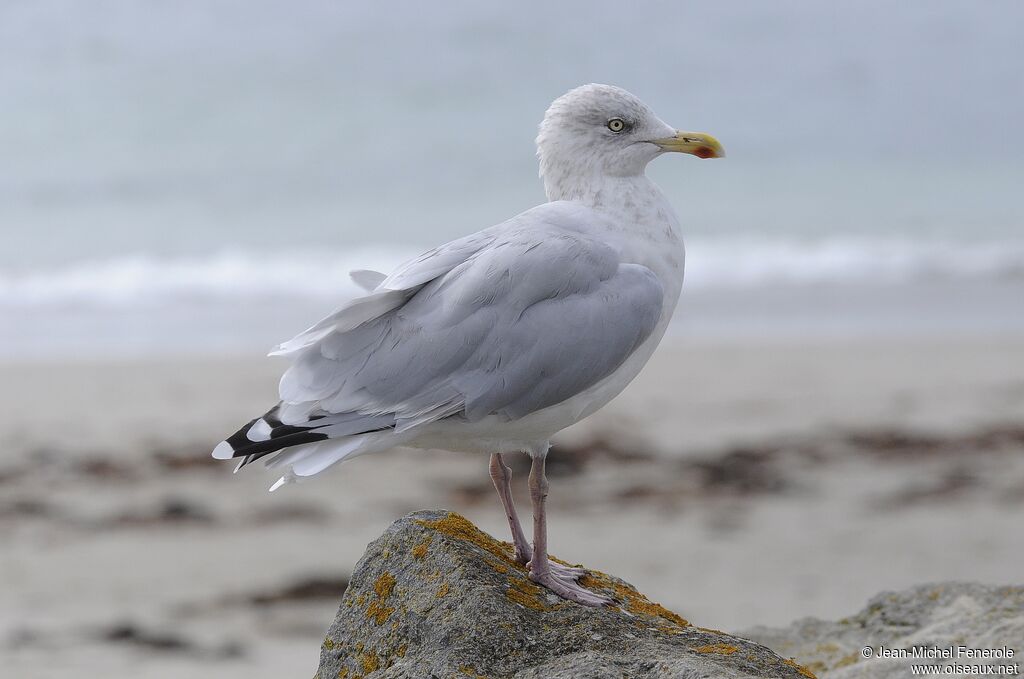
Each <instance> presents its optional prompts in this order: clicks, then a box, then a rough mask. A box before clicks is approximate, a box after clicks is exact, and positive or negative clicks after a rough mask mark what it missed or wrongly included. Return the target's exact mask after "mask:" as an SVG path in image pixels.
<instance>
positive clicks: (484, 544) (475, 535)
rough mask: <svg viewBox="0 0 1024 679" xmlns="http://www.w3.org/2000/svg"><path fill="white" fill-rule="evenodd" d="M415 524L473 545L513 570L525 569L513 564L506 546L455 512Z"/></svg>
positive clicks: (511, 553)
mask: <svg viewBox="0 0 1024 679" xmlns="http://www.w3.org/2000/svg"><path fill="white" fill-rule="evenodd" d="M417 523H418V524H420V525H421V526H424V527H426V528H430V529H432V530H436V531H437V532H438V533H442V534H444V535H447V536H448V537H452V538H455V539H456V540H462V541H463V542H468V543H469V544H471V545H475V546H477V547H479V548H480V549H482V550H484V551H485V552H489V553H490V554H493V555H494V556H496V557H498V558H499V559H501V560H502V561H504V562H505V563H507V564H509V565H511V566H512V567H514V568H518V569H520V570H525V569H526V568H525V566H522V565H520V564H518V563H516V562H515V560H514V559H513V558H512V555H513V552H512V551H511V550H510V549H509V546H508V545H506V544H505V543H502V542H499V541H497V540H495V539H494V538H492V537H491V536H490V535H488V534H487V533H485V532H483V531H482V530H480V529H479V528H477V527H476V526H474V525H473V524H472V523H471V522H470V521H469V520H468V519H466V517H464V516H460V515H459V514H456V513H455V512H448V514H447V515H446V516H445V517H444V518H441V519H437V520H435V521H421V520H417Z"/></svg>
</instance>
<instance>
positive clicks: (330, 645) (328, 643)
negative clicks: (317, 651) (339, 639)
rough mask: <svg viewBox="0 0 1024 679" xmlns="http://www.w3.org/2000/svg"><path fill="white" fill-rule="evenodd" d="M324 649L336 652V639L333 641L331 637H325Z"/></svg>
mask: <svg viewBox="0 0 1024 679" xmlns="http://www.w3.org/2000/svg"><path fill="white" fill-rule="evenodd" d="M324 648H326V649H327V650H328V651H333V650H334V639H332V638H330V637H324Z"/></svg>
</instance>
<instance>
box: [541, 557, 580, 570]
mask: <svg viewBox="0 0 1024 679" xmlns="http://www.w3.org/2000/svg"><path fill="white" fill-rule="evenodd" d="M548 561H554V562H555V563H560V564H562V565H563V566H572V567H573V568H583V564H581V563H569V562H568V561H566V560H564V559H559V558H558V557H557V556H554V555H553V554H548Z"/></svg>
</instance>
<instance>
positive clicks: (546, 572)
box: [528, 455, 612, 607]
mask: <svg viewBox="0 0 1024 679" xmlns="http://www.w3.org/2000/svg"><path fill="white" fill-rule="evenodd" d="M544 458H545V456H544V455H535V456H533V464H532V465H531V466H530V499H531V500H532V502H533V559H531V560H530V562H529V564H528V566H529V569H530V579H531V580H533V581H534V582H536V583H537V584H539V585H544V586H545V587H547V588H548V589H550V590H551V591H552V592H554V593H555V594H557V595H558V596H560V597H562V598H563V599H568V600H569V601H575V602H576V603H578V604H583V605H584V606H594V607H598V606H603V605H605V604H609V603H611V602H612V599H611V598H609V597H606V596H604V595H601V594H597V593H596V592H591V591H590V590H589V589H586V588H585V587H581V586H580V585H579V583H577V582H576V579H577V578H578V577H579V576H580V575H582V574H583V573H582V569H579V568H574V567H570V566H562V565H561V564H557V563H554V562H552V561H550V560H549V559H548V522H547V515H546V513H545V507H544V506H545V504H546V502H547V496H548V479H547V476H545V474H544Z"/></svg>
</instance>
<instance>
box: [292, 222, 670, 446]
mask: <svg viewBox="0 0 1024 679" xmlns="http://www.w3.org/2000/svg"><path fill="white" fill-rule="evenodd" d="M484 233H486V232H484ZM441 268H444V267H443V266H442V267H441ZM399 273H401V272H399ZM406 275H409V274H408V273H406ZM395 277H396V274H392V276H391V277H389V279H388V280H391V279H392V278H395ZM409 280H411V281H412V283H413V284H414V285H416V286H418V287H416V288H415V291H414V292H412V293H411V294H409V295H408V296H407V298H405V299H403V300H402V301H401V303H400V304H397V305H396V306H395V307H394V308H393V309H391V310H389V311H387V312H385V313H383V314H380V315H378V316H376V317H373V318H371V319H369V320H367V321H365V322H362V323H361V324H359V325H357V326H355V327H351V328H346V329H343V330H337V329H332V330H330V331H329V332H327V333H326V334H324V335H323V336H321V337H319V338H317V339H316V340H315V341H314V342H311V343H309V344H307V345H306V346H305V347H303V348H302V349H301V350H300V351H299V352H298V354H297V356H296V360H295V362H294V364H293V365H292V367H291V368H290V369H289V370H288V372H287V373H286V374H285V375H284V377H283V378H282V380H281V398H282V401H283V407H284V410H283V411H282V412H287V413H289V414H287V415H286V416H284V417H283V418H282V419H283V420H284V421H285V422H286V423H287V422H288V421H289V420H290V421H292V422H295V423H297V421H298V420H300V419H304V418H308V417H322V416H325V415H337V414H348V413H352V414H355V413H359V414H362V415H365V416H368V417H375V418H380V417H383V418H384V419H386V420H388V421H393V422H394V425H393V426H394V427H395V428H396V429H397V430H403V429H408V428H410V427H415V426H417V425H420V424H423V423H426V422H431V421H434V420H438V419H441V418H445V417H452V416H455V417H462V418H465V419H466V420H469V421H476V420H479V419H480V418H483V417H486V416H488V415H492V414H496V415H499V416H502V417H504V418H507V419H517V418H521V417H523V416H525V415H527V414H529V413H532V412H535V411H538V410H542V409H544V408H547V407H549V406H552V405H555V404H557V403H560V402H562V401H565V400H567V399H569V398H571V397H572V396H574V395H576V394H578V393H580V392H582V391H584V390H586V389H587V388H589V387H591V386H593V385H594V384H596V383H597V382H599V381H600V380H602V379H604V378H605V377H607V376H609V375H611V374H612V373H613V372H614V371H615V370H616V369H617V368H618V367H619V366H620V365H622V363H623V362H624V361H625V360H626V359H627V358H628V357H629V356H630V355H631V354H632V353H633V351H634V350H635V349H636V348H637V347H638V346H639V345H640V344H641V343H643V341H644V340H645V339H647V337H648V336H649V335H650V334H651V332H652V331H653V330H654V328H655V326H656V325H657V323H658V320H659V318H660V317H661V314H662V303H663V294H664V293H663V290H662V286H661V283H660V282H659V281H658V279H657V277H656V276H655V275H654V274H653V273H652V272H651V271H650V270H649V269H647V268H646V267H643V266H640V265H636V264H627V263H621V262H620V261H619V259H618V256H617V254H616V253H615V251H614V250H612V249H611V248H610V247H608V246H607V245H604V244H603V243H600V242H598V241H596V240H594V239H591V238H588V237H587V236H585V235H584V234H582V233H580V232H578V231H570V230H559V229H554V228H551V226H550V224H545V225H543V228H530V227H521V226H520V227H514V228H509V229H507V230H505V231H503V232H501V233H499V234H497V235H494V234H492V235H491V236H490V237H489V238H488V239H487V242H486V243H484V244H483V245H482V246H480V247H478V248H476V249H475V250H473V251H472V252H471V253H470V254H469V255H468V256H465V257H464V258H463V260H462V261H461V262H459V263H457V264H455V265H454V266H451V267H449V268H448V269H447V270H445V271H443V272H442V273H441V274H440V275H438V276H437V277H436V278H433V279H432V280H428V281H422V280H421V279H420V278H418V277H416V276H412V277H411V278H410V279H409ZM387 283H388V281H387V280H385V281H384V282H383V283H382V284H381V287H382V288H383V287H385V286H386V285H387Z"/></svg>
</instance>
